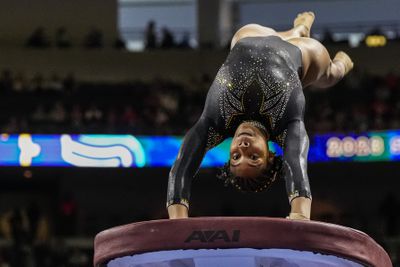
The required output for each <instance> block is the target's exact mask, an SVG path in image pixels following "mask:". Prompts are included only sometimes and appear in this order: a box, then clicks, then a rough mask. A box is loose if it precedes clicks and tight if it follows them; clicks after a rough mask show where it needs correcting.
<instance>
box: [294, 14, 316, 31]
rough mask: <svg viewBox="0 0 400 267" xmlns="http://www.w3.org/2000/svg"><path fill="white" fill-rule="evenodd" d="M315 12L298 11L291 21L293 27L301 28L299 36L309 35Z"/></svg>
mask: <svg viewBox="0 0 400 267" xmlns="http://www.w3.org/2000/svg"><path fill="white" fill-rule="evenodd" d="M314 19H315V14H314V12H311V11H309V12H303V13H299V14H298V15H297V17H296V18H295V19H294V21H293V27H294V28H299V29H301V31H300V36H301V37H310V31H311V26H312V25H313V23H314Z"/></svg>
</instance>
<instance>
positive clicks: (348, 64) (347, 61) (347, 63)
mask: <svg viewBox="0 0 400 267" xmlns="http://www.w3.org/2000/svg"><path fill="white" fill-rule="evenodd" d="M333 61H340V62H342V63H343V65H344V68H345V73H344V74H345V75H346V74H347V73H349V71H351V70H352V69H353V67H354V63H353V61H352V60H351V58H350V57H349V55H347V54H346V53H345V52H343V51H339V52H337V53H336V55H335V57H334V58H333Z"/></svg>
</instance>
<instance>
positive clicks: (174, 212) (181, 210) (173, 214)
mask: <svg viewBox="0 0 400 267" xmlns="http://www.w3.org/2000/svg"><path fill="white" fill-rule="evenodd" d="M168 215H169V218H170V219H184V218H188V217H189V216H188V209H187V208H186V206H184V205H181V204H174V205H171V206H169V207H168Z"/></svg>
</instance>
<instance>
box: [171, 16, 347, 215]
mask: <svg viewBox="0 0 400 267" xmlns="http://www.w3.org/2000/svg"><path fill="white" fill-rule="evenodd" d="M314 18H315V16H314V13H313V12H303V13H300V14H299V15H298V16H297V17H296V19H295V20H294V26H293V28H292V29H291V30H289V31H286V32H276V31H274V30H273V29H271V28H267V27H263V26H261V25H257V24H249V25H246V26H244V27H242V28H241V29H239V30H238V31H237V32H236V33H235V35H234V36H233V39H232V42H231V51H230V53H229V55H228V57H227V59H226V60H225V62H224V63H223V65H222V66H221V68H220V69H219V71H218V73H217V75H216V77H215V80H214V82H213V83H212V85H211V88H210V89H209V91H208V94H207V99H206V103H205V107H204V110H203V113H202V115H201V117H200V119H199V120H198V121H197V123H196V124H195V125H194V126H193V127H192V128H191V129H190V130H189V131H188V133H187V134H186V135H185V138H184V140H183V143H182V146H181V148H180V151H179V154H178V156H177V159H176V161H175V163H174V165H173V166H172V169H171V171H170V174H169V181H168V195H167V209H168V214H169V218H170V219H177V218H187V217H188V211H189V199H190V188H191V181H192V179H193V177H194V175H195V174H196V172H197V171H198V169H199V166H200V164H201V161H202V159H203V157H204V155H205V153H206V152H207V151H208V150H209V149H211V148H213V147H215V146H216V145H218V144H219V143H221V142H222V141H223V140H224V139H225V138H228V137H233V139H232V144H231V147H230V159H229V161H228V163H227V164H225V166H224V167H223V168H222V171H221V174H220V175H219V178H220V179H222V180H224V183H225V184H226V185H232V186H233V187H234V188H236V189H238V190H241V191H253V192H260V191H263V190H265V189H267V188H268V187H269V186H270V184H271V183H272V182H273V181H274V180H275V179H276V178H277V177H279V176H283V177H284V179H285V183H286V191H287V194H288V201H289V204H290V207H291V209H290V214H289V215H288V217H287V218H289V219H303V220H309V219H310V214H311V190H310V185H309V181H308V175H307V155H308V148H309V139H308V136H307V132H306V128H305V125H304V109H305V98H304V94H303V88H305V87H307V86H309V85H313V86H314V87H319V88H326V87H330V86H332V85H334V84H336V83H337V82H338V81H340V80H341V79H342V78H343V77H344V76H345V75H346V74H347V73H348V72H349V71H350V70H351V69H352V68H353V62H352V60H351V59H350V57H349V56H348V55H347V54H346V53H344V52H338V53H337V54H336V55H335V57H334V58H333V60H331V58H330V56H329V53H328V51H327V50H326V48H325V47H324V46H323V45H322V44H321V43H319V42H318V41H317V40H315V39H312V38H310V30H311V26H312V24H313V22H314ZM269 140H271V141H274V142H276V143H278V144H279V145H280V146H281V147H282V149H283V157H282V158H281V157H278V156H275V155H274V153H272V152H270V151H269V148H268V143H267V142H268V141H269Z"/></svg>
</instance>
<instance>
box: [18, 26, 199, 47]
mask: <svg viewBox="0 0 400 267" xmlns="http://www.w3.org/2000/svg"><path fill="white" fill-rule="evenodd" d="M136 34H139V33H136ZM140 35H141V36H142V41H143V44H144V49H146V50H154V49H171V48H173V49H190V48H192V47H191V44H190V34H189V33H188V32H187V31H184V32H182V33H181V34H180V35H181V36H180V37H179V39H178V38H177V36H176V33H174V32H173V31H172V30H171V29H170V28H168V27H166V26H163V27H162V28H160V29H158V28H157V25H156V22H155V21H149V22H148V24H147V27H146V28H145V30H144V32H140ZM104 37H105V36H104V33H103V32H102V31H101V30H100V29H98V28H95V27H93V28H92V29H90V30H89V31H88V32H87V33H86V35H85V36H84V37H83V38H82V40H73V38H72V37H71V35H70V33H69V31H68V29H67V28H66V27H64V26H60V27H58V28H57V29H56V30H55V31H54V33H50V32H49V30H48V29H46V28H45V27H42V26H39V27H37V28H36V29H34V30H33V32H32V33H31V34H30V35H29V36H28V38H27V39H26V40H25V43H24V46H25V47H27V48H32V49H48V48H51V47H53V48H58V49H63V50H65V49H70V48H73V47H81V48H85V49H101V48H103V47H106V46H109V44H106V42H105V38H104ZM112 46H113V47H114V48H115V49H119V50H125V49H126V43H125V41H124V40H122V39H121V38H116V39H115V40H114V42H113V44H112Z"/></svg>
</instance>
